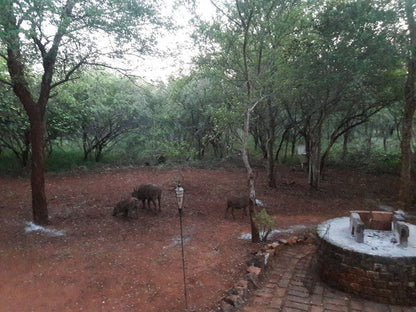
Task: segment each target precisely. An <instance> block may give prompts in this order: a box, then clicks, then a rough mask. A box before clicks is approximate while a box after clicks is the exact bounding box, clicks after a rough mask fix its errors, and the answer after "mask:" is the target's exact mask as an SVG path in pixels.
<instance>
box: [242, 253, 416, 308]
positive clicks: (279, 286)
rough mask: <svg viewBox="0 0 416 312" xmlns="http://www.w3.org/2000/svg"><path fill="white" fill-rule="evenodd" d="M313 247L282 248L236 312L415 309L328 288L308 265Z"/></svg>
mask: <svg viewBox="0 0 416 312" xmlns="http://www.w3.org/2000/svg"><path fill="white" fill-rule="evenodd" d="M315 250H316V247H315V246H311V245H296V246H290V247H287V248H284V249H282V250H280V251H279V255H277V256H276V259H275V262H274V264H273V267H272V268H271V270H270V271H268V272H267V273H266V277H265V279H264V280H263V282H262V286H261V287H260V288H259V289H257V290H255V291H253V292H252V293H251V295H250V296H249V299H248V300H247V302H246V303H245V304H244V306H242V307H240V308H239V309H238V311H239V312H338V311H340V312H360V311H363V312H416V307H404V306H395V305H389V304H381V303H376V302H372V301H368V300H365V299H361V298H358V297H356V296H353V295H350V294H347V293H344V292H341V291H338V290H335V289H333V288H330V287H328V286H326V285H325V284H323V283H322V282H320V281H319V278H317V276H316V274H314V271H313V269H312V266H311V261H312V259H313V255H314V253H315Z"/></svg>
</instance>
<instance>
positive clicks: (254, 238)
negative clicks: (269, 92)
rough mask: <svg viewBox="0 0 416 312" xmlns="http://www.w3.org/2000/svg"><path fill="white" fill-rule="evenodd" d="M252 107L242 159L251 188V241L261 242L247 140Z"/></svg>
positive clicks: (248, 111)
mask: <svg viewBox="0 0 416 312" xmlns="http://www.w3.org/2000/svg"><path fill="white" fill-rule="evenodd" d="M251 111H252V109H250V108H248V109H247V112H246V120H245V123H244V137H243V149H242V159H243V163H244V166H245V167H246V171H247V183H248V189H249V194H250V195H249V197H250V205H249V215H250V225H251V241H252V242H253V243H259V242H260V234H259V230H258V228H257V226H256V224H255V222H254V220H253V217H254V214H255V213H256V211H255V203H256V188H255V184H254V173H253V169H252V168H251V166H250V162H249V160H248V154H247V140H248V134H249V128H250V114H251Z"/></svg>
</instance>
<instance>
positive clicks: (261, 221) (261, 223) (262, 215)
mask: <svg viewBox="0 0 416 312" xmlns="http://www.w3.org/2000/svg"><path fill="white" fill-rule="evenodd" d="M253 221H254V223H255V224H256V227H257V229H258V230H259V234H260V240H261V241H262V242H265V241H267V237H268V236H269V234H270V233H271V231H272V230H273V227H274V225H275V222H274V219H273V218H272V217H271V216H270V215H269V214H268V213H267V211H266V209H264V208H263V209H262V210H261V211H258V212H256V213H255V214H254V217H253Z"/></svg>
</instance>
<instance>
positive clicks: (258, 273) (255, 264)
mask: <svg viewBox="0 0 416 312" xmlns="http://www.w3.org/2000/svg"><path fill="white" fill-rule="evenodd" d="M315 239H316V235H315V234H314V233H312V232H310V233H307V234H305V235H297V236H292V237H290V238H288V239H279V240H277V241H276V242H273V243H270V244H266V245H265V246H263V247H262V248H260V250H259V251H257V252H256V253H255V254H254V256H253V257H252V258H251V259H250V260H248V261H247V262H246V264H247V267H246V273H245V276H244V277H243V278H241V279H240V280H239V281H238V282H237V283H235V284H234V287H232V288H231V289H230V290H228V291H227V293H226V295H225V296H224V297H223V298H222V300H221V311H223V312H232V311H235V310H236V309H237V308H238V307H240V306H241V305H242V304H243V303H244V302H245V301H246V300H247V298H248V296H249V293H250V291H251V290H253V289H257V288H259V286H260V282H261V280H262V278H263V277H264V275H265V272H266V271H267V270H268V269H269V268H270V267H271V266H272V265H271V264H272V263H273V260H274V257H275V256H276V255H278V254H279V252H280V251H281V249H282V248H284V247H285V246H292V245H295V244H300V243H303V244H312V243H314V242H315Z"/></svg>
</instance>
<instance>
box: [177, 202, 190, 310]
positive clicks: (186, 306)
mask: <svg viewBox="0 0 416 312" xmlns="http://www.w3.org/2000/svg"><path fill="white" fill-rule="evenodd" d="M179 222H180V225H181V247H182V271H183V291H184V295H185V308H186V310H188V293H187V290H186V274H185V253H184V249H183V231H182V208H179Z"/></svg>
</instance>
